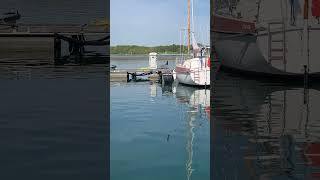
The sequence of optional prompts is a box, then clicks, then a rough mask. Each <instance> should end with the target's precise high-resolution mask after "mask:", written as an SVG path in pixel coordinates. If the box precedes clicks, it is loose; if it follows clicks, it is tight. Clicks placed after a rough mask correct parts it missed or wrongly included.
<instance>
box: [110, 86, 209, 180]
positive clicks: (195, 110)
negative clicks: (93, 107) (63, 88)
mask: <svg viewBox="0 0 320 180" xmlns="http://www.w3.org/2000/svg"><path fill="white" fill-rule="evenodd" d="M110 97H111V157H110V158H111V161H110V166H111V179H112V180H117V179H128V178H129V179H139V180H143V179H155V180H156V179H168V180H170V179H175V180H176V179H190V180H191V179H204V180H205V179H208V180H209V179H210V177H209V170H210V167H209V165H210V164H209V161H210V158H209V155H210V153H209V151H210V149H209V148H210V147H209V139H210V136H209V134H210V133H209V132H210V128H209V117H208V115H209V113H210V111H209V109H210V107H209V106H210V90H204V89H196V88H192V87H185V86H181V85H178V86H176V85H175V84H174V85H173V86H162V85H160V84H158V83H150V82H139V83H129V84H125V83H113V84H112V85H111V96H110Z"/></svg>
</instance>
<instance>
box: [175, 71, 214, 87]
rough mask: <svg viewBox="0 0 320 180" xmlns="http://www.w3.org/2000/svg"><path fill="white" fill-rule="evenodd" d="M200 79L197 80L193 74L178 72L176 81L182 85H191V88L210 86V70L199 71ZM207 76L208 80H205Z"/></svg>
mask: <svg viewBox="0 0 320 180" xmlns="http://www.w3.org/2000/svg"><path fill="white" fill-rule="evenodd" d="M199 74H202V75H200V76H199V79H195V77H194V75H193V73H190V72H187V73H181V72H176V79H177V80H178V82H179V83H181V84H186V85H191V86H210V70H208V71H204V70H202V71H199ZM205 76H207V79H205V78H206V77H205Z"/></svg>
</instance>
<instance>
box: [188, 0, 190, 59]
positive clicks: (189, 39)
mask: <svg viewBox="0 0 320 180" xmlns="http://www.w3.org/2000/svg"><path fill="white" fill-rule="evenodd" d="M189 54H190V0H188V55H189Z"/></svg>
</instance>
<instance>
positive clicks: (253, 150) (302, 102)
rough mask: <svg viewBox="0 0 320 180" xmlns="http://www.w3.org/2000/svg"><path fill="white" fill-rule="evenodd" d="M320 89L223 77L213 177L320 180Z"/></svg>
mask: <svg viewBox="0 0 320 180" xmlns="http://www.w3.org/2000/svg"><path fill="white" fill-rule="evenodd" d="M301 84H303V82H301ZM319 87H320V86H319ZM319 87H316V86H315V87H312V88H310V89H304V88H303V86H297V85H289V84H285V83H270V82H263V81H257V80H249V79H245V78H240V77H236V76H235V75H232V74H227V73H221V74H219V77H218V80H217V81H216V84H215V86H214V88H215V92H214V95H213V98H212V104H213V107H212V110H213V112H212V113H213V118H212V120H213V122H212V128H211V136H212V141H211V142H212V146H211V155H212V160H213V161H212V166H211V168H212V172H213V179H228V180H233V179H276V180H277V179H279V180H280V179H281V180H284V179H319V178H320V131H319V126H320V120H319V117H320V116H319V115H320V114H319V113H320V112H319V105H320V91H319V89H320V88H319Z"/></svg>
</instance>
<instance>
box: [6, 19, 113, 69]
mask: <svg viewBox="0 0 320 180" xmlns="http://www.w3.org/2000/svg"><path fill="white" fill-rule="evenodd" d="M88 37H90V38H89V39H91V40H86V38H88ZM93 38H94V39H93ZM63 42H64V43H66V44H67V47H68V48H65V49H68V50H69V52H68V53H69V55H74V56H77V57H79V58H80V59H81V57H82V56H83V55H84V53H85V52H86V51H85V46H108V45H109V42H110V33H109V29H108V28H107V26H99V25H81V24H15V25H0V52H7V53H3V54H4V55H2V56H5V55H8V56H9V55H10V54H14V55H16V54H18V53H16V52H22V51H25V50H26V49H31V50H32V53H34V52H36V51H37V49H39V50H41V52H43V51H44V50H43V48H44V46H47V47H48V48H47V49H46V51H48V53H49V54H48V56H50V57H52V59H53V60H54V63H55V64H59V63H64V62H63V60H65V59H64V58H63V54H62V52H67V50H63V49H62V48H63V45H62V43H63ZM5 43H7V44H5ZM50 49H52V50H50ZM29 51H30V50H29ZM106 53H107V48H106ZM2 56H1V57H0V59H1V58H10V57H11V56H10V57H2ZM24 56H25V55H24ZM30 58H32V57H30ZM105 63H107V62H105Z"/></svg>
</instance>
